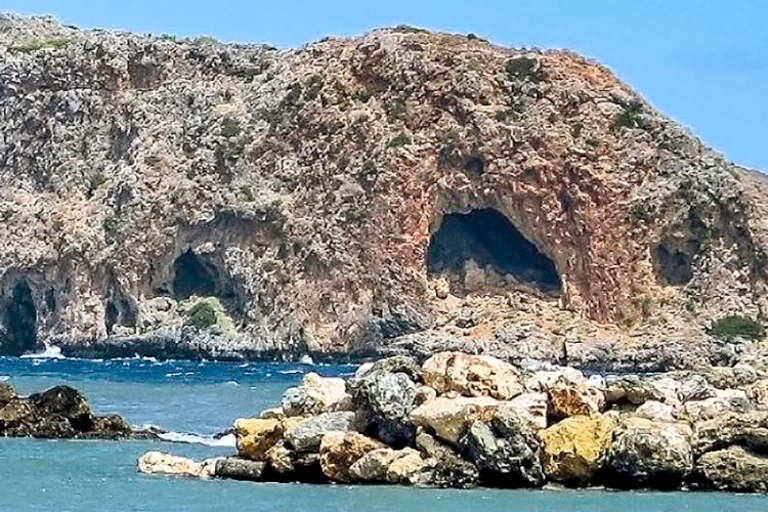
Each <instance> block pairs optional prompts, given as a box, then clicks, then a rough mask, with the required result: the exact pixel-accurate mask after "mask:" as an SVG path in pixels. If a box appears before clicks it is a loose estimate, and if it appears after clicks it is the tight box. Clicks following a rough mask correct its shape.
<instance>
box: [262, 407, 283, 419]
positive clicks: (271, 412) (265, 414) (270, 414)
mask: <svg viewBox="0 0 768 512" xmlns="http://www.w3.org/2000/svg"><path fill="white" fill-rule="evenodd" d="M259 418H261V419H263V420H282V419H283V418H285V413H284V412H283V408H282V407H274V408H272V409H264V410H263V411H261V414H259Z"/></svg>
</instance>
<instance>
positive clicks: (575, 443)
mask: <svg viewBox="0 0 768 512" xmlns="http://www.w3.org/2000/svg"><path fill="white" fill-rule="evenodd" d="M235 431H236V435H237V450H238V453H237V455H236V456H233V457H229V458H218V459H209V460H206V461H203V462H195V461H191V460H188V459H182V458H178V457H174V456H172V455H166V454H161V453H158V452H150V453H147V454H145V455H144V456H142V457H141V458H140V460H139V469H140V471H142V472H145V473H166V474H184V475H192V476H197V477H205V478H207V477H222V478H237V479H242V480H254V481H282V482H286V481H299V482H313V483H317V482H341V483H360V484H363V483H390V484H403V485H414V486H423V487H462V488H463V487H472V486H477V485H483V486H493V487H542V486H545V485H563V486H604V487H609V488H617V489H631V488H656V489H718V490H732V491H757V492H764V491H766V490H768V376H767V375H766V373H765V371H763V370H762V369H759V368H754V367H751V366H737V367H719V368H718V367H712V368H706V369H702V370H701V371H698V372H696V373H693V372H676V373H667V374H646V375H622V376H600V375H592V376H590V377H586V376H585V375H583V374H582V373H581V372H580V371H578V370H575V369H572V368H566V367H554V366H553V367H544V368H541V369H539V370H538V371H523V370H520V369H518V368H517V367H515V366H512V365H510V364H508V363H506V362H503V361H501V360H499V359H496V358H493V357H490V356H483V355H470V354H466V353H461V352H443V353H438V354H436V355H434V356H432V357H431V358H429V359H428V360H427V361H426V362H424V363H423V364H422V365H419V364H417V362H416V361H415V360H413V359H411V358H408V357H402V356H397V357H391V358H387V359H382V360H379V361H377V362H375V363H367V364H364V365H362V366H361V367H360V368H359V369H358V371H357V372H356V374H355V375H354V377H352V378H351V379H349V380H347V381H346V382H345V381H344V380H342V379H338V378H323V377H320V376H318V375H316V374H308V375H306V376H305V377H304V379H303V382H302V384H301V385H300V386H299V387H296V388H291V389H289V390H287V391H286V393H285V395H284V396H283V399H282V403H281V404H280V406H279V407H277V408H274V409H268V410H265V411H263V412H262V413H261V416H260V417H259V418H244V419H239V420H237V421H236V422H235Z"/></svg>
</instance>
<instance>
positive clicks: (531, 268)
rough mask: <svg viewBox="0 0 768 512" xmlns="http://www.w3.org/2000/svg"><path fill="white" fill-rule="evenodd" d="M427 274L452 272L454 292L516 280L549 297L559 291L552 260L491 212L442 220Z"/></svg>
mask: <svg viewBox="0 0 768 512" xmlns="http://www.w3.org/2000/svg"><path fill="white" fill-rule="evenodd" d="M427 273H428V274H429V275H431V276H435V275H440V274H443V275H446V274H447V276H448V277H449V279H450V280H451V285H452V286H451V288H452V289H453V291H454V292H456V291H458V292H462V291H463V292H469V291H476V290H477V289H480V288H483V287H485V286H494V285H496V286H503V285H506V284H513V283H515V282H517V283H525V284H528V285H533V286H534V287H536V288H537V289H539V290H540V291H542V292H546V293H548V294H554V293H557V292H559V291H560V278H559V276H558V275H557V270H556V269H555V264H554V263H553V262H552V260H551V259H549V258H548V257H547V256H545V255H544V254H542V253H541V252H539V250H538V249H537V248H536V246H535V245H533V244H532V243H531V242H529V241H528V240H527V239H526V238H525V237H524V236H523V235H522V234H521V233H520V232H519V231H518V230H517V229H516V228H515V226H513V225H512V223H510V222H509V220H507V218H506V217H504V215H502V214H501V213H499V212H498V211H496V210H494V209H491V208H487V209H482V210H472V211H470V212H469V213H466V214H465V213H449V214H447V215H445V216H444V217H443V221H442V224H441V225H440V228H439V229H438V230H437V232H435V233H434V234H433V235H432V238H431V240H430V243H429V248H428V249H427ZM478 276H479V277H478Z"/></svg>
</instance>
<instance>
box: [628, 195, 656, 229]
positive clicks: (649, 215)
mask: <svg viewBox="0 0 768 512" xmlns="http://www.w3.org/2000/svg"><path fill="white" fill-rule="evenodd" d="M629 214H630V215H631V217H632V221H633V223H635V224H646V223H648V222H650V221H652V220H653V218H654V217H656V206H655V205H653V204H650V203H648V202H647V201H645V200H639V201H636V202H634V203H632V206H630V207H629Z"/></svg>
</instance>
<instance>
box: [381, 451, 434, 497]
mask: <svg viewBox="0 0 768 512" xmlns="http://www.w3.org/2000/svg"><path fill="white" fill-rule="evenodd" d="M401 451H402V453H403V456H402V457H397V458H395V459H394V460H393V461H392V462H391V463H390V464H389V466H388V467H387V482H389V483H392V484H410V485H415V486H417V487H426V486H428V485H429V483H430V480H431V473H430V468H431V467H432V463H433V462H434V460H432V459H430V460H427V459H425V458H424V457H423V456H422V455H421V453H420V452H418V451H416V450H412V449H410V448H405V449H403V450H401Z"/></svg>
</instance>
